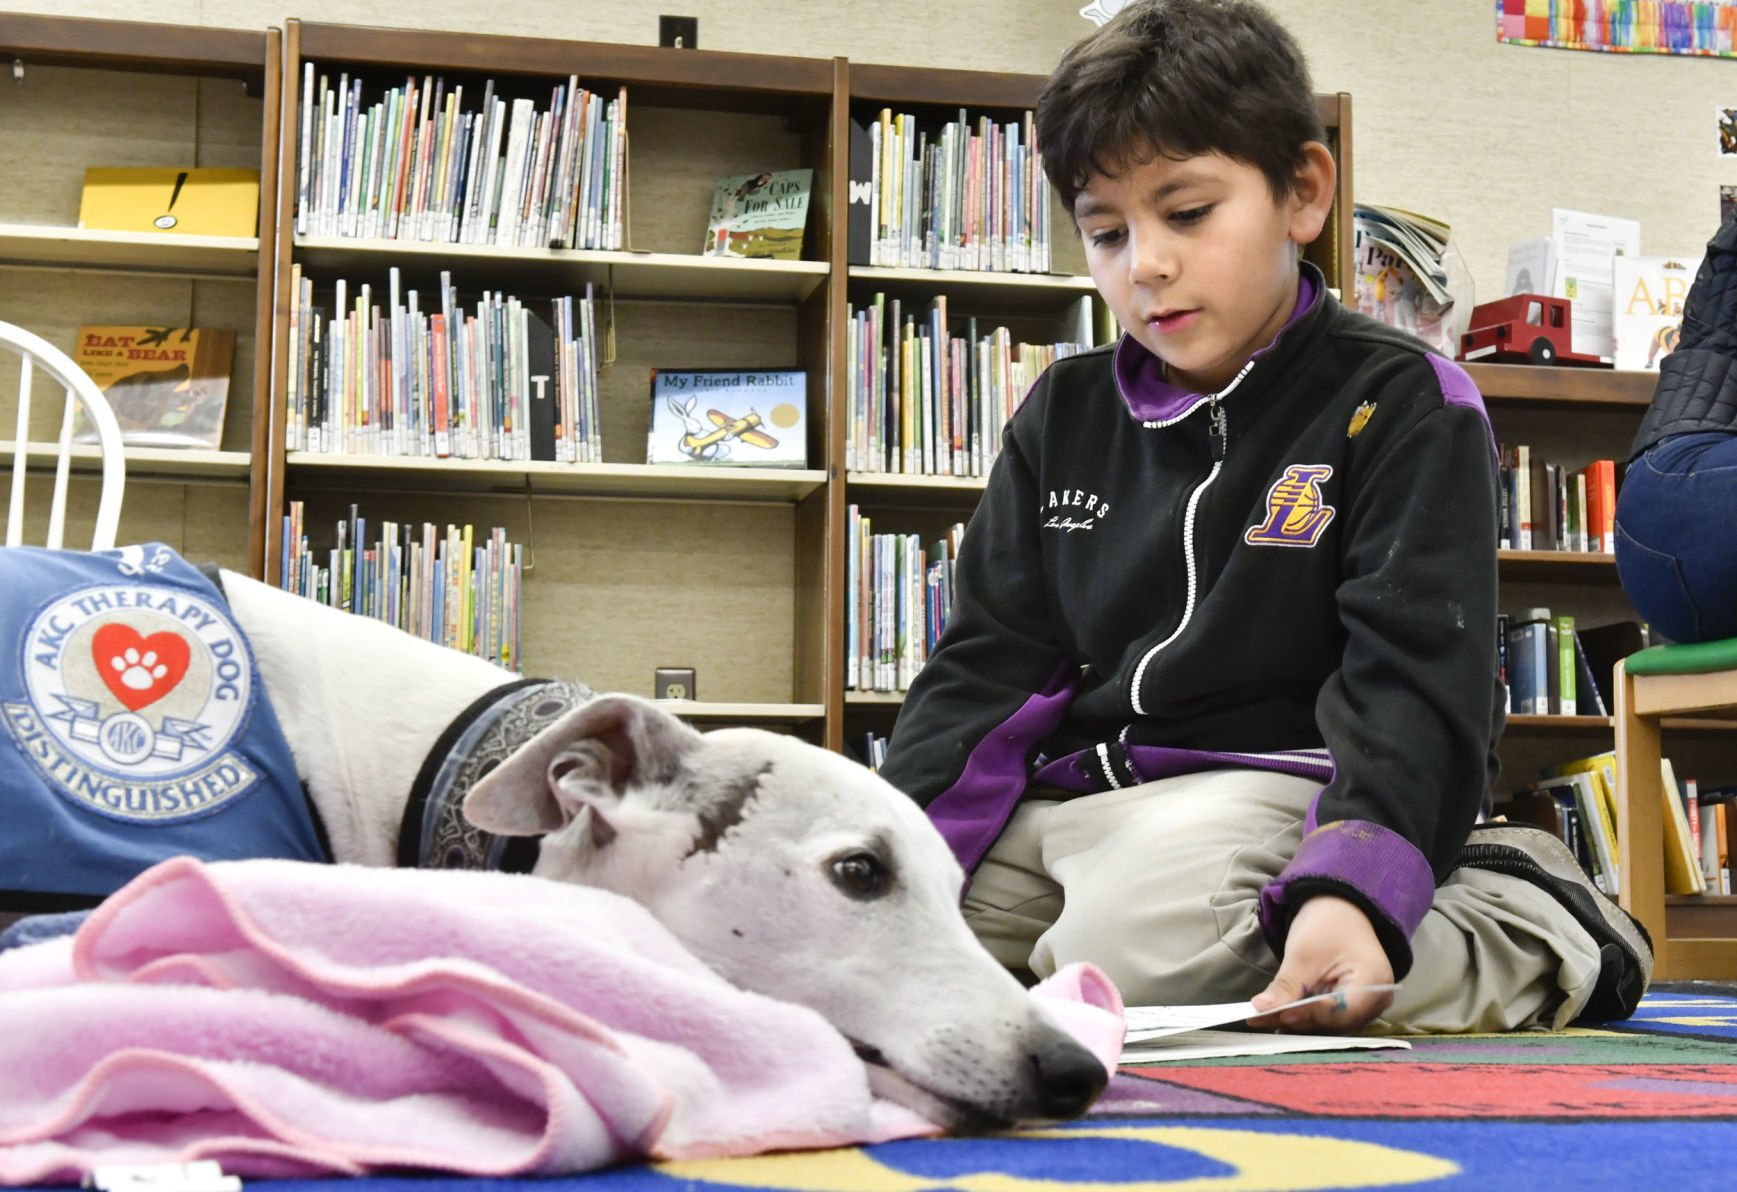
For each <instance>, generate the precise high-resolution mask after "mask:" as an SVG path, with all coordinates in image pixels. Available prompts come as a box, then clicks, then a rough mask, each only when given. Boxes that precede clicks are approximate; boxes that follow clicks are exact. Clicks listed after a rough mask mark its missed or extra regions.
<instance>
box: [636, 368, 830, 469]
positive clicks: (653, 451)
mask: <svg viewBox="0 0 1737 1192" xmlns="http://www.w3.org/2000/svg"><path fill="white" fill-rule="evenodd" d="M807 407H808V374H807V373H806V372H804V371H803V370H802V369H799V368H770V369H749V370H737V369H689V370H675V369H653V370H652V372H651V431H650V433H649V435H648V436H647V441H646V450H645V462H646V463H648V464H710V465H722V466H725V467H737V468H805V467H807V466H808V426H807V421H808V420H807Z"/></svg>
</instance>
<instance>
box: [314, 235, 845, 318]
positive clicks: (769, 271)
mask: <svg viewBox="0 0 1737 1192" xmlns="http://www.w3.org/2000/svg"><path fill="white" fill-rule="evenodd" d="M295 255H296V259H297V260H298V261H300V262H301V263H302V265H303V266H304V267H305V268H307V269H308V270H309V271H315V270H323V271H325V272H326V273H328V274H331V275H333V276H338V275H341V274H345V273H354V272H358V271H362V270H367V269H372V268H377V267H378V266H379V265H380V264H381V262H383V261H391V262H392V263H393V264H394V265H399V266H400V267H402V268H403V269H404V270H405V271H406V272H407V273H408V272H412V271H416V270H420V271H422V272H423V273H425V274H433V273H435V272H437V271H440V270H445V271H448V272H450V273H452V274H454V275H455V276H460V277H463V276H465V275H466V274H467V273H469V274H474V275H477V276H486V277H487V278H488V279H489V280H490V282H491V283H492V284H496V285H518V286H524V285H536V284H537V283H538V282H539V281H541V283H542V284H543V285H545V286H546V285H548V284H549V282H548V280H546V279H549V278H559V279H561V284H568V285H572V284H576V285H580V286H583V285H586V284H590V285H592V286H594V287H596V288H597V289H598V290H602V291H606V292H609V293H613V294H619V295H622V296H625V297H650V298H677V299H682V300H687V301H714V302H715V301H722V300H727V299H746V300H749V301H768V302H801V301H802V300H804V299H805V298H808V297H809V296H810V295H812V294H813V293H814V291H815V290H816V289H817V288H818V287H819V286H820V285H821V283H823V282H824V281H825V280H826V276H827V274H828V272H829V271H830V267H829V266H828V264H827V262H825V261H778V260H755V259H747V258H737V257H701V256H694V255H692V254H684V253H669V252H621V251H611V250H602V249H562V248H536V247H529V246H513V247H505V246H500V245H492V244H443V243H439V242H427V241H421V240H406V241H398V240H363V241H355V240H346V239H343V238H341V237H334V236H298V237H297V238H296V240H295Z"/></svg>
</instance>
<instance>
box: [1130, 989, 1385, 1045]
mask: <svg viewBox="0 0 1737 1192" xmlns="http://www.w3.org/2000/svg"><path fill="white" fill-rule="evenodd" d="M1398 988H1399V986H1397V985H1355V986H1349V987H1347V988H1345V989H1335V990H1329V991H1328V992H1326V993H1317V994H1315V995H1313V996H1311V997H1305V998H1299V999H1298V1000H1297V1001H1294V1002H1287V1003H1286V1004H1285V1005H1282V1006H1274V1007H1272V1008H1271V1009H1270V1010H1257V1009H1255V1006H1254V1003H1253V1002H1220V1003H1218V1004H1215V1005H1210V1006H1128V1007H1127V1008H1126V1010H1125V1014H1126V1017H1127V1023H1128V1034H1127V1038H1126V1039H1125V1040H1124V1042H1123V1044H1122V1062H1123V1063H1124V1064H1130V1063H1152V1062H1155V1061H1160V1060H1175V1059H1207V1058H1216V1057H1220V1056H1233V1055H1283V1054H1286V1053H1288V1052H1299V1051H1336V1050H1342V1049H1352V1048H1356V1049H1362V1050H1377V1049H1381V1048H1390V1047H1399V1048H1405V1047H1410V1046H1411V1044H1409V1043H1407V1042H1405V1041H1404V1040H1402V1039H1386V1038H1372V1037H1369V1036H1364V1035H1279V1034H1269V1033H1264V1032H1249V1031H1216V1030H1212V1029H1210V1028H1212V1027H1220V1026H1229V1025H1231V1024H1233V1023H1236V1024H1240V1023H1243V1022H1247V1021H1248V1020H1249V1019H1251V1018H1259V1017H1262V1016H1263V1015H1267V1014H1277V1013H1278V1012H1279V1011H1281V1010H1288V1009H1290V1008H1292V1007H1293V1006H1306V1005H1310V1004H1311V1003H1314V1002H1326V1001H1332V1000H1334V999H1335V998H1343V997H1344V996H1345V995H1347V994H1353V993H1385V992H1391V991H1392V990H1395V989H1398Z"/></svg>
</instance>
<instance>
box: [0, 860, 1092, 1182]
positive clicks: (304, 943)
mask: <svg viewBox="0 0 1737 1192" xmlns="http://www.w3.org/2000/svg"><path fill="white" fill-rule="evenodd" d="M1041 996H1046V997H1047V998H1049V999H1050V1001H1049V1002H1048V1005H1049V1006H1050V1007H1051V1010H1052V1013H1053V1014H1054V1016H1055V1018H1056V1020H1057V1021H1058V1022H1059V1023H1060V1024H1061V1025H1062V1026H1063V1027H1064V1028H1065V1029H1067V1030H1069V1031H1071V1032H1072V1033H1074V1034H1075V1035H1076V1036H1077V1037H1078V1038H1079V1039H1080V1040H1081V1042H1083V1043H1084V1044H1085V1045H1086V1046H1087V1047H1089V1048H1090V1049H1091V1050H1092V1051H1093V1052H1094V1053H1095V1054H1097V1055H1098V1056H1099V1057H1100V1058H1101V1059H1103V1060H1104V1061H1105V1062H1106V1065H1107V1066H1108V1065H1113V1064H1114V1062H1115V1058H1116V1055H1117V1053H1118V1051H1119V1050H1120V1046H1121V1040H1122V1016H1121V1002H1120V998H1119V997H1118V996H1117V994H1116V991H1115V988H1114V986H1112V985H1111V984H1110V982H1109V981H1108V979H1107V978H1105V977H1104V976H1103V975H1102V974H1101V973H1099V972H1098V971H1097V970H1095V969H1092V968H1089V967H1088V966H1076V967H1075V968H1073V969H1071V970H1069V971H1067V972H1064V973H1061V974H1058V975H1057V976H1056V977H1055V978H1052V979H1051V981H1050V982H1047V983H1046V987H1042V988H1041ZM934 1131H935V1127H934V1126H933V1125H931V1124H930V1123H928V1122H926V1121H924V1120H922V1119H921V1118H918V1117H917V1116H916V1115H914V1114H912V1113H910V1112H909V1111H907V1110H904V1109H902V1108H900V1107H898V1106H895V1105H892V1104H890V1103H888V1102H885V1101H879V1100H877V1099H875V1098H874V1097H873V1096H871V1094H870V1093H869V1090H868V1083H867V1078H866V1075H865V1072H864V1069H863V1066H862V1063H861V1062H860V1061H859V1060H858V1059H857V1058H856V1056H855V1055H854V1054H853V1053H852V1050H851V1047H850V1045H849V1044H848V1043H847V1042H846V1041H845V1040H844V1038H843V1037H842V1036H841V1035H839V1034H838V1032H837V1031H835V1030H834V1029H833V1028H832V1027H831V1026H830V1025H829V1024H828V1023H826V1022H825V1021H824V1020H823V1019H822V1018H821V1017H820V1016H819V1015H817V1014H815V1013H813V1012H812V1011H809V1010H807V1009H804V1008H802V1007H799V1006H794V1005H790V1004H788V1003H783V1002H778V1001H774V1000H772V999H769V998H766V997H761V996H759V995H756V994H751V993H745V992H743V991H741V990H739V989H736V988H735V987H734V986H731V985H729V984H727V983H726V982H724V981H723V980H722V979H721V978H719V977H718V976H717V975H716V974H714V973H713V972H712V971H711V970H710V969H708V968H706V967H705V966H704V965H702V964H701V963H700V962H699V961H698V960H696V959H695V958H694V957H693V956H692V955H691V954H690V953H688V952H687V951H686V950H685V949H684V948H683V947H682V946H681V945H680V943H678V942H677V941H676V940H675V938H674V937H673V936H671V935H670V934H669V933H668V932H667V931H666V930H664V928H663V927H662V926H661V925H660V924H659V923H657V922H656V921H655V920H654V919H652V918H651V916H650V915H649V914H648V913H647V912H646V911H645V910H644V909H642V908H641V907H640V906H638V905H637V904H636V903H633V902H630V901H628V900H626V899H623V898H620V897H617V896H615V895H612V894H607V893H604V892H602V891H598V890H590V889H584V888H581V887H576V886H570V885H562V884H559V883H555V882H549V881H544V880H541V879H535V878H529V877H520V876H514V875H508V874H495V873H461V872H422V871H415V870H382V869H363V868H359V867H354V866H319V865H302V864H297V863H294V862H286V861H240V862H227V863H219V864H203V863H201V862H198V861H194V860H192V859H190V858H180V859H177V860H173V861H168V862H165V863H163V864H161V865H158V866H157V867H156V868H154V869H152V870H150V871H148V872H147V873H145V874H143V875H141V876H140V877H139V878H137V879H135V880H134V881H133V882H132V883H131V884H129V885H128V886H126V887H125V888H124V889H122V890H121V891H119V892H118V893H116V894H115V895H113V896H112V897H110V898H109V899H108V900H107V901H106V902H105V903H104V904H103V905H102V906H101V907H100V908H99V909H98V910H97V911H96V912H95V913H94V914H93V915H92V916H91V917H90V918H89V919H88V920H87V921H86V922H85V924H84V925H83V927H82V928H81V929H80V930H79V932H78V934H77V935H76V936H74V937H70V938H63V939H56V940H50V941H47V942H44V943H39V944H35V945H32V946H30V947H26V948H20V949H17V950H15V951H12V952H7V953H4V954H0V1182H3V1183H47V1182H54V1183H59V1182H75V1181H76V1180H77V1179H78V1178H79V1177H80V1176H81V1175H83V1174H84V1173H86V1172H88V1171H89V1170H90V1168H91V1167H92V1166H94V1165H96V1164H98V1163H166V1162H186V1161H189V1160H192V1159H201V1158H211V1159H218V1160H220V1161H221V1162H222V1164H223V1166H224V1169H225V1170H226V1171H228V1172H232V1173H235V1174H239V1175H243V1176H315V1175H326V1174H363V1173H367V1172H372V1171H378V1170H382V1169H393V1168H404V1167H412V1168H429V1169H435V1170H440V1171H448V1172H458V1173H464V1174H469V1175H487V1176H500V1175H518V1174H526V1175H547V1174H555V1173H561V1172H572V1171H580V1170H585V1169H589V1168H595V1167H600V1166H604V1165H606V1164H609V1163H614V1162H619V1161H623V1160H629V1159H636V1158H655V1159H674V1158H702V1157H717V1156H727V1155H743V1154H753V1153H757V1152H760V1151H766V1150H772V1149H789V1148H805V1147H826V1146H837V1145H843V1144H850V1143H856V1142H872V1141H884V1140H887V1139H891V1138H902V1137H910V1136H913V1135H918V1134H924V1133H933V1132H934Z"/></svg>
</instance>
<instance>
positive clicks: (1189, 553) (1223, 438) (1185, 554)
mask: <svg viewBox="0 0 1737 1192" xmlns="http://www.w3.org/2000/svg"><path fill="white" fill-rule="evenodd" d="M1253 367H1254V361H1253V360H1250V361H1249V362H1248V363H1246V364H1244V365H1243V366H1242V371H1241V372H1239V373H1237V374H1236V376H1234V377H1232V378H1231V382H1230V384H1228V385H1226V386H1225V387H1224V388H1223V389H1220V390H1219V391H1218V392H1217V393H1213V394H1209V395H1208V396H1207V398H1206V403H1205V404H1206V438H1207V442H1208V443H1209V444H1210V445H1211V449H1212V470H1211V471H1210V472H1208V473H1207V474H1206V478H1205V479H1204V480H1202V481H1201V482H1200V483H1199V484H1198V485H1196V486H1195V488H1194V491H1193V492H1192V493H1190V494H1189V495H1188V509H1187V511H1186V512H1185V513H1184V514H1183V515H1182V563H1183V574H1184V575H1185V576H1187V582H1188V596H1187V599H1186V600H1184V602H1183V605H1182V619H1181V620H1179V621H1178V622H1177V623H1176V628H1175V629H1173V630H1172V631H1171V633H1170V636H1169V637H1167V638H1165V639H1164V640H1163V641H1161V642H1159V643H1158V644H1157V645H1155V646H1153V647H1152V648H1151V649H1150V650H1147V651H1146V653H1145V654H1144V655H1143V656H1142V657H1141V659H1140V664H1139V665H1138V666H1136V667H1135V668H1134V677H1133V679H1132V680H1131V681H1130V683H1129V685H1128V702H1129V703H1130V704H1132V705H1133V708H1134V713H1135V715H1138V716H1144V715H1145V714H1146V708H1145V705H1144V704H1143V703H1142V702H1141V700H1140V681H1141V680H1142V679H1144V678H1145V677H1146V668H1147V667H1148V666H1149V665H1151V662H1152V659H1153V658H1155V657H1157V656H1158V652H1159V651H1160V650H1162V649H1164V648H1165V647H1166V646H1168V645H1169V644H1170V643H1171V642H1173V641H1175V640H1176V639H1177V638H1178V637H1181V636H1182V631H1183V630H1184V629H1186V628H1188V622H1189V621H1190V620H1192V619H1193V617H1194V598H1195V596H1196V594H1197V586H1198V584H1199V574H1198V571H1197V564H1196V561H1195V557H1194V514H1195V511H1196V510H1197V509H1198V508H1199V507H1200V497H1201V494H1203V493H1205V492H1206V490H1207V489H1209V488H1211V487H1212V482H1213V481H1214V480H1217V479H1218V474H1219V472H1221V471H1223V469H1224V457H1225V455H1226V454H1227V453H1228V452H1229V450H1230V425H1229V424H1230V418H1229V417H1228V416H1227V415H1226V414H1225V412H1224V407H1223V406H1221V405H1220V404H1219V402H1220V401H1222V400H1223V399H1224V398H1226V397H1229V396H1230V394H1231V391H1232V390H1234V389H1235V388H1236V387H1237V386H1238V385H1240V384H1242V379H1243V378H1244V377H1246V376H1248V373H1249V370H1250V369H1251V368H1253ZM1199 408H1200V403H1198V402H1197V403H1195V404H1194V405H1192V406H1190V407H1189V408H1188V413H1187V414H1183V415H1182V418H1186V417H1188V414H1192V413H1194V411H1195V410H1198V409H1199ZM1182 418H1173V419H1171V420H1170V421H1169V422H1162V423H1155V422H1148V423H1146V425H1147V426H1148V427H1163V426H1172V425H1174V424H1175V423H1177V422H1180V421H1182Z"/></svg>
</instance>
